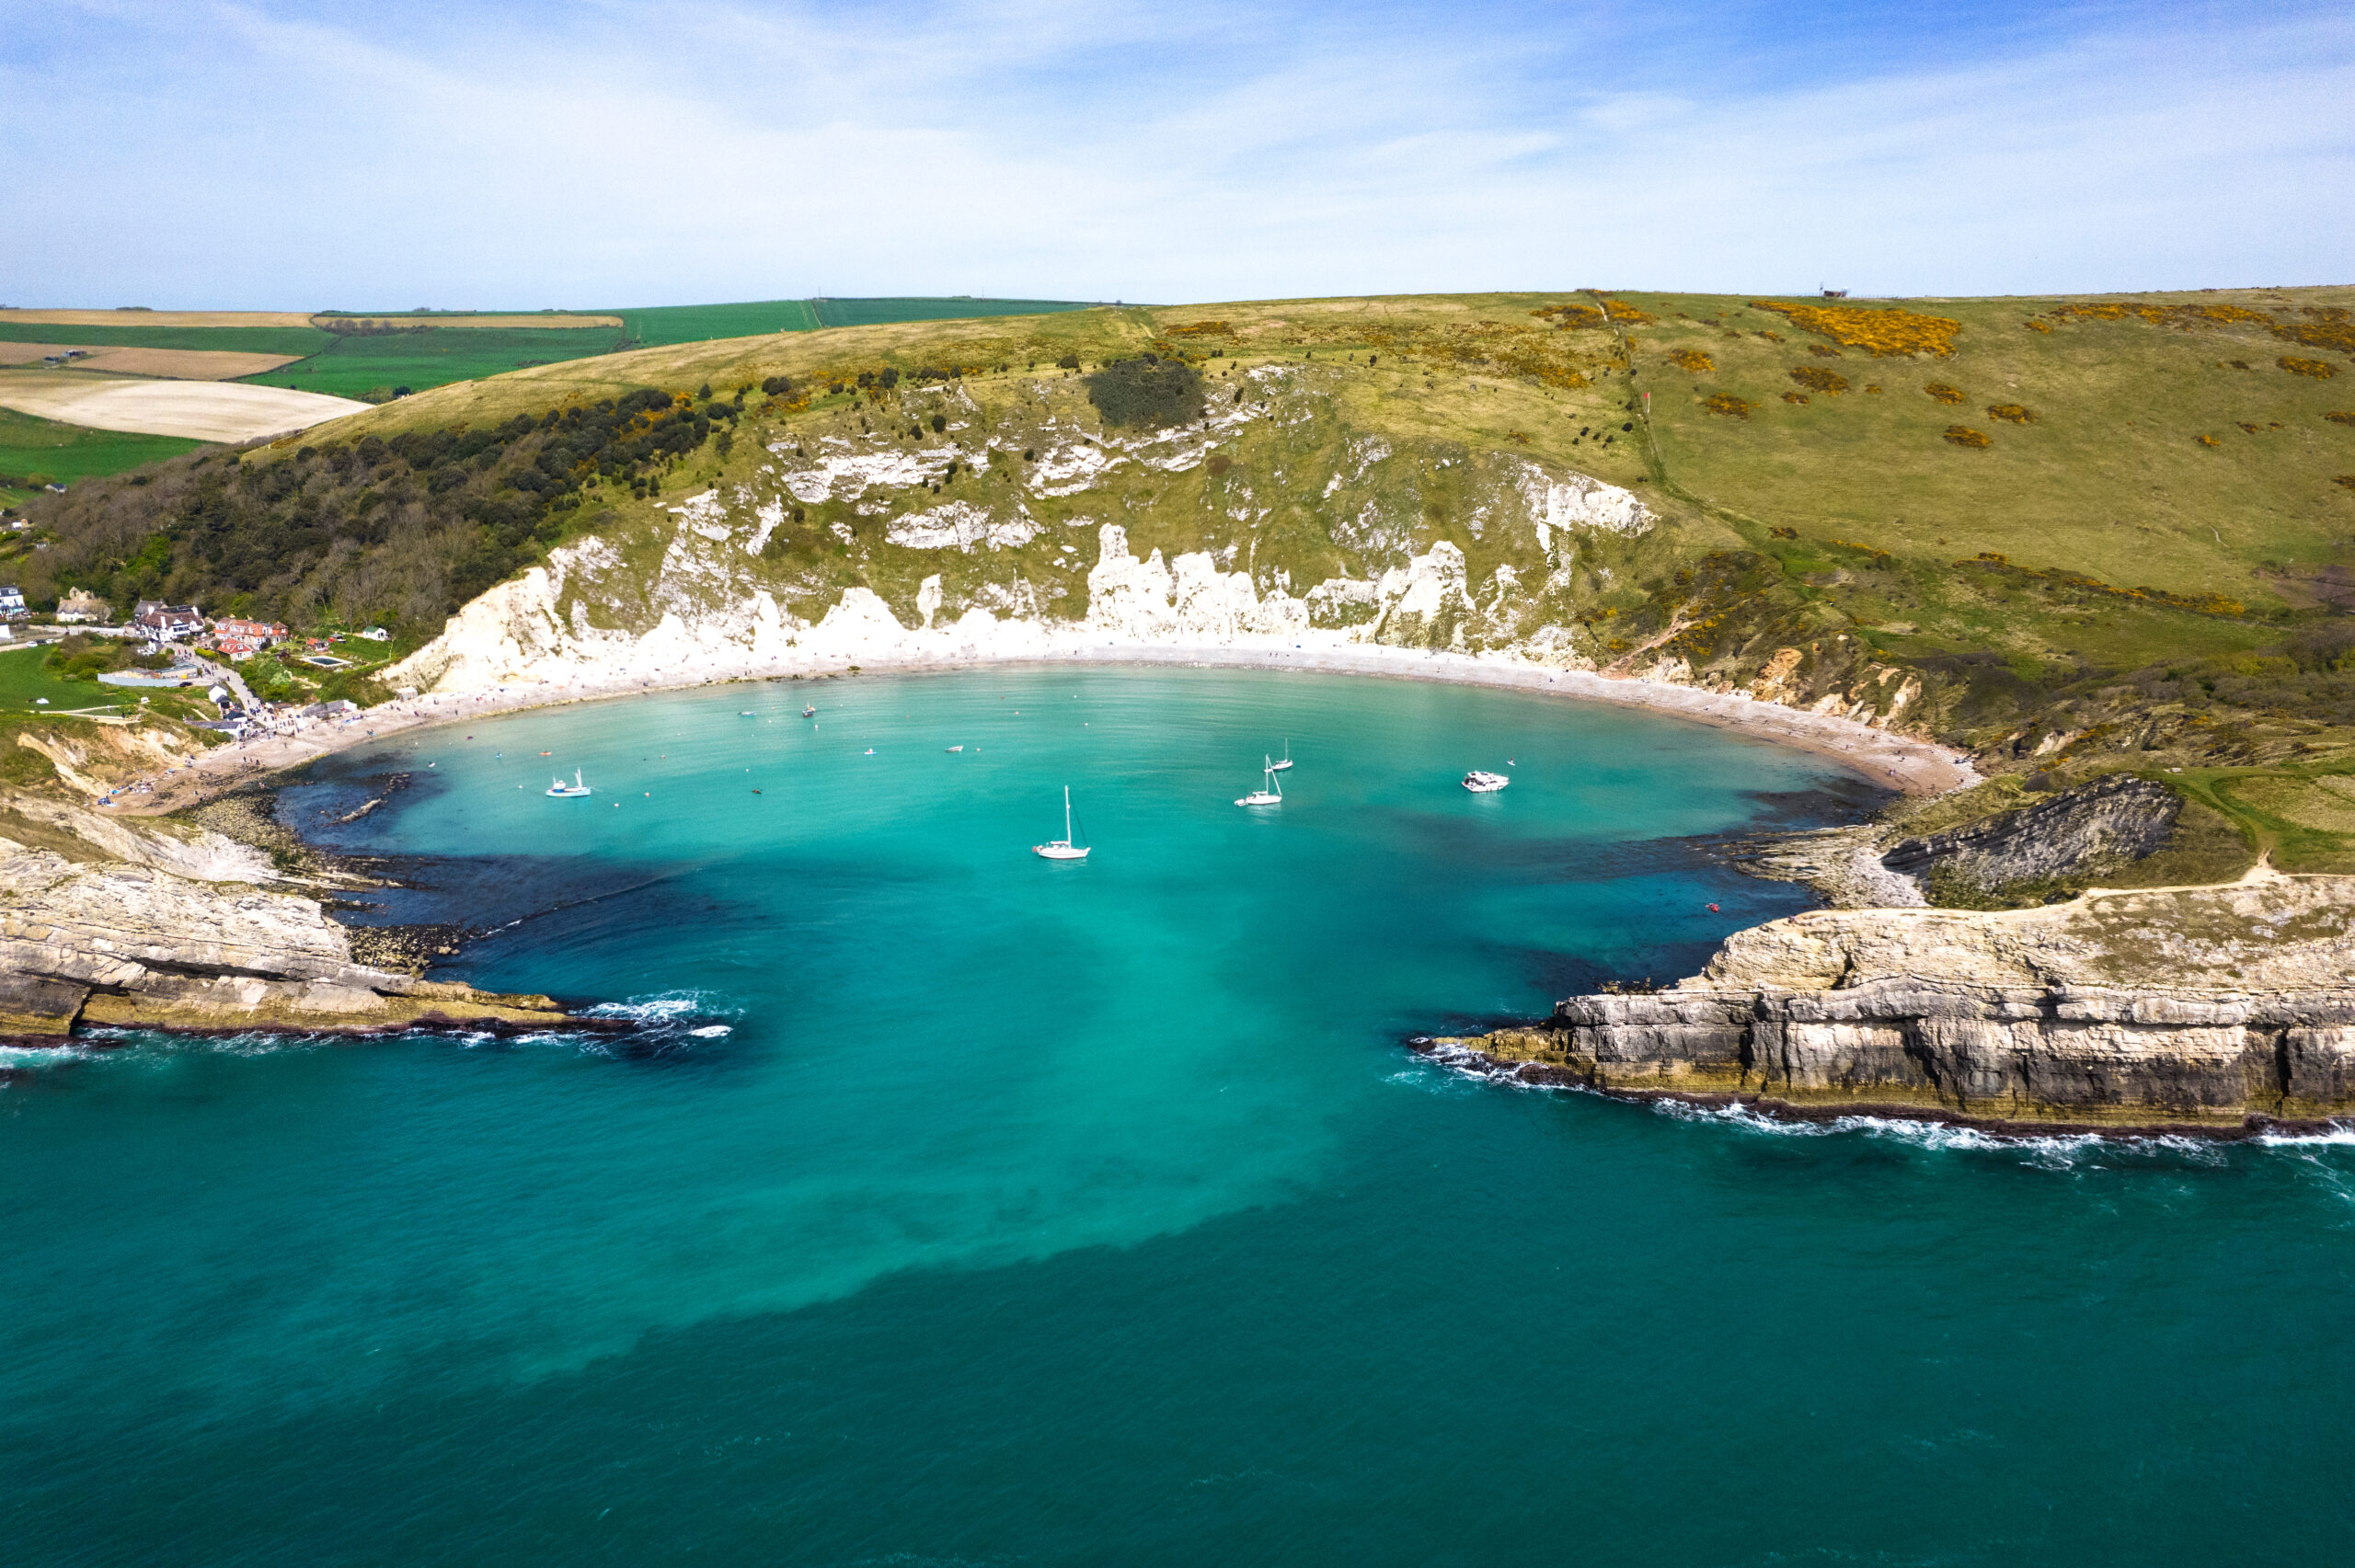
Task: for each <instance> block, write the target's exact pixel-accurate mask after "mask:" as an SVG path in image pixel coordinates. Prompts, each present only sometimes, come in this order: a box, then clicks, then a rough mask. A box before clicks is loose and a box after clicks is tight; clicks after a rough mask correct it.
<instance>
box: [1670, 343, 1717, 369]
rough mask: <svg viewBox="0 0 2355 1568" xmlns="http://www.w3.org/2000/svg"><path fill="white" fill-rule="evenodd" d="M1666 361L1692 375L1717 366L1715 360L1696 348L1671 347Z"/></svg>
mask: <svg viewBox="0 0 2355 1568" xmlns="http://www.w3.org/2000/svg"><path fill="white" fill-rule="evenodd" d="M1668 362H1669V363H1670V364H1671V365H1674V366H1675V367H1676V368H1677V369H1678V370H1681V371H1690V372H1693V373H1694V375H1699V374H1700V373H1701V372H1704V371H1713V370H1716V369H1717V361H1715V360H1713V359H1711V358H1709V356H1708V355H1706V354H1704V353H1703V352H1701V351H1700V350H1699V349H1671V350H1669V355H1668Z"/></svg>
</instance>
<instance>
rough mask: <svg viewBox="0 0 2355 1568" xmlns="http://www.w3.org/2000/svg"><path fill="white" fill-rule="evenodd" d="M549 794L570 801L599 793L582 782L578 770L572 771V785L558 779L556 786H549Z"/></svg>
mask: <svg viewBox="0 0 2355 1568" xmlns="http://www.w3.org/2000/svg"><path fill="white" fill-rule="evenodd" d="M547 792H548V793H549V794H550V795H555V796H556V797H557V799H559V800H569V799H571V798H572V797H573V796H574V795H594V794H596V793H597V792H596V791H595V790H593V789H591V788H590V787H589V786H588V785H587V784H582V783H581V782H580V769H578V768H575V769H573V770H572V782H571V783H570V784H567V783H565V782H564V781H563V780H562V779H558V780H557V781H556V782H555V783H554V784H550V785H548V791H547Z"/></svg>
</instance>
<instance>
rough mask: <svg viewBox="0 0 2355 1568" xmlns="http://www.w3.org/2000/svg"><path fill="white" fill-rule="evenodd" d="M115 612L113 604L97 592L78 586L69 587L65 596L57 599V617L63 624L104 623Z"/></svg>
mask: <svg viewBox="0 0 2355 1568" xmlns="http://www.w3.org/2000/svg"><path fill="white" fill-rule="evenodd" d="M113 614H114V606H113V605H111V604H109V603H108V602H107V601H105V600H103V599H100V598H99V597H98V595H97V594H95V593H85V592H83V591H82V590H81V589H78V588H69V589H66V590H65V597H64V598H63V599H61V600H59V601H57V619H58V622H59V624H62V625H68V626H71V625H78V624H84V623H90V624H97V625H104V624H106V623H107V621H108V619H109V617H111V616H112V615H113Z"/></svg>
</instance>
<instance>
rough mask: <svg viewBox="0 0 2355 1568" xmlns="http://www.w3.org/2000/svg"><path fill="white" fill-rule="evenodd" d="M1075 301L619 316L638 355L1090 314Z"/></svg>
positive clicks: (904, 302)
mask: <svg viewBox="0 0 2355 1568" xmlns="http://www.w3.org/2000/svg"><path fill="white" fill-rule="evenodd" d="M1086 308H1087V307H1086V304H1085V303H1081V302H1077V301H1072V300H958V299H944V298H939V297H929V296H928V297H916V296H905V297H897V298H888V299H886V298H878V299H856V300H836V299H823V300H754V301H748V302H745V303H740V304H716V305H657V306H652V307H648V308H641V309H635V310H622V311H616V312H615V315H619V316H620V317H621V318H622V319H623V320H624V321H625V322H626V323H627V325H628V328H629V338H630V343H629V347H631V348H633V349H661V348H667V347H669V346H671V345H672V344H676V343H701V342H705V341H707V340H711V339H716V338H754V337H760V336H763V335H765V334H768V333H774V332H814V331H817V330H819V329H820V328H821V327H828V326H883V325H888V324H890V323H893V322H903V321H955V320H970V319H975V318H980V317H984V316H994V315H1046V314H1048V313H1050V312H1053V311H1066V310H1085V309H1086Z"/></svg>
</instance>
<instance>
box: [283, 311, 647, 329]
mask: <svg viewBox="0 0 2355 1568" xmlns="http://www.w3.org/2000/svg"><path fill="white" fill-rule="evenodd" d="M314 319H315V320H316V321H317V322H335V321H368V322H374V323H376V324H377V325H378V326H438V327H451V328H455V329H458V330H462V331H467V332H513V331H534V332H560V331H566V330H570V329H574V328H579V327H584V326H620V325H621V324H622V319H621V317H619V316H617V315H582V314H580V312H578V311H559V310H545V311H507V312H499V313H490V312H483V311H454V310H452V311H433V310H427V311H416V310H409V311H374V312H372V311H364V310H338V311H322V312H320V313H319V315H317V316H316V318H314Z"/></svg>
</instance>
